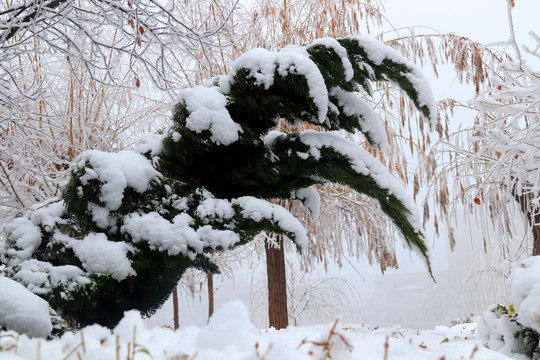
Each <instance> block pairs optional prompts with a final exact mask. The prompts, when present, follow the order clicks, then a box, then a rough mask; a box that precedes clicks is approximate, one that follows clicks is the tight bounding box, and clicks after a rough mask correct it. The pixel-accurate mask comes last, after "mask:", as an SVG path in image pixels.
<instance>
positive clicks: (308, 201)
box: [291, 186, 321, 219]
mask: <svg viewBox="0 0 540 360" xmlns="http://www.w3.org/2000/svg"><path fill="white" fill-rule="evenodd" d="M291 199H298V200H300V201H302V203H303V204H304V206H305V207H306V208H307V209H308V211H309V214H310V216H311V218H312V219H316V218H318V217H319V213H320V209H321V198H320V196H319V193H318V192H317V190H315V188H314V187H313V186H310V187H308V188H304V189H298V190H295V191H293V192H292V194H291Z"/></svg>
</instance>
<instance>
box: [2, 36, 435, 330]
mask: <svg viewBox="0 0 540 360" xmlns="http://www.w3.org/2000/svg"><path fill="white" fill-rule="evenodd" d="M232 69H233V72H232V73H231V74H230V75H228V76H225V77H218V78H216V79H215V80H214V82H213V85H210V84H209V86H208V87H204V86H198V87H195V88H192V89H186V90H185V91H183V92H182V93H181V96H180V100H179V102H178V103H177V105H175V107H174V109H173V117H172V122H173V124H172V126H171V127H170V129H169V130H168V131H167V133H166V135H163V136H158V135H156V136H153V137H147V138H146V139H145V140H144V141H143V142H141V143H140V144H139V145H138V147H137V148H136V151H123V152H118V153H104V152H99V151H96V150H92V151H88V152H85V153H83V154H81V155H80V156H79V157H78V158H77V160H76V163H75V165H74V167H73V168H72V176H71V179H70V181H69V183H68V185H67V186H66V188H65V189H64V191H63V201H53V202H51V203H50V204H47V205H44V206H43V207H42V208H41V209H38V210H36V211H34V212H31V213H28V214H27V216H25V217H21V218H17V219H15V220H14V221H13V222H11V223H10V224H8V225H7V227H6V230H7V232H8V237H7V243H6V245H7V249H6V250H5V251H4V254H3V262H4V263H5V266H4V268H3V273H4V274H5V276H7V277H10V278H12V279H14V280H16V281H19V282H21V283H22V284H24V285H25V286H26V287H27V288H28V289H29V291H33V292H34V293H36V294H38V295H40V296H42V297H43V298H45V299H46V300H47V301H48V302H49V304H50V305H51V307H52V308H53V309H54V310H56V311H58V313H59V315H60V316H61V317H62V318H63V319H64V320H66V321H67V322H68V323H70V324H71V325H72V326H82V325H86V324H92V323H99V324H102V325H105V326H110V327H111V326H114V325H115V324H116V323H117V322H118V321H119V320H120V318H121V317H122V315H123V312H124V311H125V310H128V309H132V308H134V309H138V310H140V311H141V312H143V313H144V314H147V315H148V314H151V313H152V312H153V311H155V310H156V309H157V308H158V307H159V306H161V304H162V303H163V302H164V301H165V299H167V297H168V296H169V295H170V293H171V291H172V289H173V288H174V286H175V285H176V283H177V282H178V280H179V278H180V277H181V276H182V274H183V272H184V271H185V269H187V268H189V267H197V268H200V269H202V270H204V271H206V272H216V271H217V270H218V269H217V267H216V265H215V264H214V263H213V262H212V261H211V259H210V258H209V257H208V256H207V255H205V253H208V252H213V251H219V250H220V249H225V248H229V247H232V246H237V245H241V244H243V243H246V242H248V241H250V240H252V239H253V237H254V236H255V235H256V234H257V233H259V232H260V231H262V230H266V231H271V232H275V233H280V234H283V235H286V236H288V237H290V238H292V239H293V240H295V242H296V243H297V244H298V246H300V247H301V246H303V245H304V244H306V242H307V237H306V234H305V231H304V229H303V228H302V226H301V225H300V223H299V222H298V221H297V220H296V219H295V218H294V217H293V216H292V215H291V214H290V213H289V212H288V211H286V210H285V209H284V208H282V207H279V206H277V205H274V204H271V203H270V202H268V201H266V200H264V199H280V198H281V199H284V198H289V197H291V194H297V195H296V197H298V198H300V199H302V200H303V201H304V203H305V204H306V205H307V206H308V208H310V209H311V211H316V210H317V209H316V207H314V206H312V201H311V200H312V197H313V195H314V194H315V193H314V192H313V190H309V189H310V186H311V185H313V184H317V183H324V182H326V181H328V180H331V181H335V182H340V183H344V184H348V185H349V186H351V187H352V188H353V189H355V190H356V191H359V192H362V193H365V194H366V195H368V196H370V197H373V198H374V199H376V200H377V201H378V203H379V205H380V206H381V209H382V211H383V212H384V213H385V214H387V215H388V216H389V217H390V218H391V219H392V221H393V222H394V223H395V225H396V226H397V227H398V228H399V230H400V231H401V232H402V234H403V236H404V238H405V240H406V241H407V243H408V244H409V246H410V247H411V249H416V250H418V251H419V253H420V256H421V257H422V258H423V259H424V260H425V261H426V265H427V268H428V269H429V270H430V264H429V259H428V255H427V248H426V246H425V244H424V242H423V239H422V234H421V230H420V223H419V214H417V213H416V212H415V209H414V203H413V202H412V200H411V199H410V198H409V197H408V196H407V194H406V192H405V191H404V190H403V189H401V186H400V184H399V182H398V181H397V180H396V179H394V178H393V177H392V176H391V175H390V174H389V173H388V171H387V169H386V168H385V167H384V166H383V165H382V164H381V163H380V162H379V161H378V160H377V159H375V158H374V157H372V156H371V155H370V154H369V153H368V152H366V151H364V150H363V149H361V148H360V147H358V146H357V145H355V144H354V143H352V142H349V141H347V140H345V139H344V138H343V137H341V136H339V135H337V134H333V133H320V132H315V131H303V132H300V133H293V134H285V133H278V132H270V133H268V131H269V130H270V129H272V128H273V127H274V126H275V123H276V119H277V118H278V117H280V116H281V117H283V118H284V119H285V120H286V121H288V122H289V123H294V122H296V121H304V122H309V123H312V124H319V126H322V127H324V128H326V129H328V130H337V129H341V128H343V129H347V130H353V129H357V130H358V131H362V132H364V133H365V134H366V136H367V137H368V138H369V139H370V141H371V142H372V144H373V146H384V142H385V133H384V131H383V128H382V126H378V125H377V123H374V122H372V121H370V120H371V119H373V118H372V116H371V114H370V113H369V111H368V110H367V108H366V107H365V106H363V103H362V102H361V99H360V97H359V96H358V95H357V94H356V92H357V91H358V87H363V88H364V89H366V90H367V89H368V87H367V86H368V82H370V81H377V80H378V81H387V80H392V81H394V82H395V83H397V84H399V85H400V86H401V87H402V88H403V89H404V91H406V92H407V94H408V95H409V96H410V97H411V99H412V101H414V103H415V104H416V105H417V106H418V108H419V110H420V111H422V112H423V113H424V115H425V116H426V117H427V118H429V117H430V114H431V112H430V111H432V109H433V103H432V98H431V93H430V92H429V91H428V90H429V85H428V84H427V82H426V80H425V79H424V78H423V76H422V74H421V73H420V72H419V71H418V69H416V68H415V67H414V66H412V65H411V64H410V63H408V62H407V61H405V60H404V59H403V58H402V57H401V56H400V55H398V54H397V53H396V52H395V51H393V50H392V49H390V48H387V47H385V46H384V45H382V44H380V43H378V42H376V41H375V40H372V39H369V38H365V37H350V38H346V39H342V40H339V41H337V40H335V39H322V40H321V41H316V42H314V43H311V44H309V45H306V46H303V47H298V48H296V49H293V48H285V49H284V50H282V51H280V52H269V51H265V50H261V49H257V50H253V51H251V52H248V53H246V54H244V55H243V56H242V57H240V58H239V59H237V60H236V61H235V62H234V64H233V67H232ZM263 136H264V137H263ZM201 164H204V166H201ZM430 271H431V270H430ZM60 274H62V276H59V275H60ZM156 274H157V275H156ZM30 275H31V276H30Z"/></svg>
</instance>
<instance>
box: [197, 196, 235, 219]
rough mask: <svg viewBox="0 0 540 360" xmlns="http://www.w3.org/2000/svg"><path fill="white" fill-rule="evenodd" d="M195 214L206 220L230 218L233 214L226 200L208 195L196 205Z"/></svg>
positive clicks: (230, 205)
mask: <svg viewBox="0 0 540 360" xmlns="http://www.w3.org/2000/svg"><path fill="white" fill-rule="evenodd" d="M197 215H198V216H199V217H201V218H203V219H208V220H212V219H214V218H218V219H231V218H232V217H233V216H234V209H233V207H232V204H231V203H230V202H229V201H227V200H223V199H215V198H213V197H208V198H207V199H205V200H203V201H202V202H201V204H200V205H199V206H198V207H197Z"/></svg>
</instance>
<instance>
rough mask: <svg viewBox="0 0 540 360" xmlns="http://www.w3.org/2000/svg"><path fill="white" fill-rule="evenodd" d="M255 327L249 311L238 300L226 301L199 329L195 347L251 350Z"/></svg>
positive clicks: (218, 349) (248, 351)
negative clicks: (203, 326) (206, 323)
mask: <svg viewBox="0 0 540 360" xmlns="http://www.w3.org/2000/svg"><path fill="white" fill-rule="evenodd" d="M256 334H257V333H256V329H255V326H253V324H251V322H250V320H249V311H248V310H247V309H246V307H245V305H244V304H243V303H242V301H240V300H235V301H231V302H228V303H226V304H225V305H223V306H222V307H221V308H219V309H218V310H217V311H216V313H215V314H214V315H213V316H212V318H210V321H209V322H208V326H207V327H205V328H203V329H201V331H200V332H199V336H198V338H197V342H196V347H197V348H199V349H213V350H217V351H221V352H224V353H227V352H231V353H235V352H238V351H245V352H246V353H250V352H252V351H253V349H254V347H253V344H255V340H256Z"/></svg>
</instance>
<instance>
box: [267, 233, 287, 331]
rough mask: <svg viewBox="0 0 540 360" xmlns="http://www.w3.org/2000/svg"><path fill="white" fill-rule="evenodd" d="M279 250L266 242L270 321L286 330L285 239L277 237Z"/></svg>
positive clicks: (271, 323)
mask: <svg viewBox="0 0 540 360" xmlns="http://www.w3.org/2000/svg"><path fill="white" fill-rule="evenodd" d="M276 239H277V243H278V246H279V248H275V247H274V246H273V245H272V244H271V243H270V242H268V241H265V250H266V272H267V275H268V320H269V322H270V326H273V327H274V328H276V329H278V330H279V329H284V328H286V327H287V326H288V325H289V317H288V314H287V280H286V278H285V250H284V248H283V237H282V236H281V235H277V237H276Z"/></svg>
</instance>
